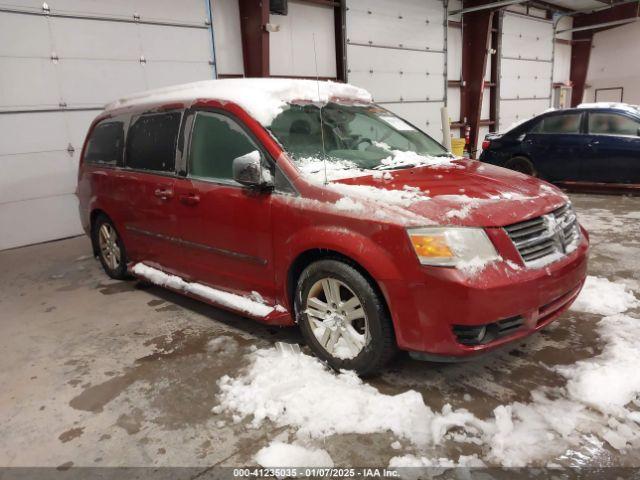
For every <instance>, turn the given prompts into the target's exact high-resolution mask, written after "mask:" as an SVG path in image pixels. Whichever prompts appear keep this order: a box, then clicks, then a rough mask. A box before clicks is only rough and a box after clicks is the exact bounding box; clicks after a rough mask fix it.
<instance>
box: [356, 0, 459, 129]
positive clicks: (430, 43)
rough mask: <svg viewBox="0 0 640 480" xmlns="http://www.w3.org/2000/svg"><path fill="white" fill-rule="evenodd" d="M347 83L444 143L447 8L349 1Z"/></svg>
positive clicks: (436, 2) (431, 2)
mask: <svg viewBox="0 0 640 480" xmlns="http://www.w3.org/2000/svg"><path fill="white" fill-rule="evenodd" d="M346 7H347V12H346V47H347V48H346V52H347V55H346V57H347V58H346V59H347V80H348V82H349V83H352V84H354V85H358V86H360V87H363V88H366V89H367V90H369V91H370V92H371V94H372V95H373V98H374V100H375V101H376V102H377V103H379V104H381V105H383V106H385V107H386V108H388V109H389V110H391V111H393V112H395V113H396V114H398V115H400V116H402V117H404V118H406V119H407V120H409V121H410V122H412V123H414V124H415V125H416V126H417V127H419V128H421V129H423V130H425V131H426V132H428V133H429V134H431V135H432V136H433V137H434V138H435V139H437V140H438V141H440V140H441V139H442V126H441V121H440V109H441V108H442V106H443V105H444V104H445V102H446V80H447V53H446V28H445V22H446V2H442V1H441V0H397V1H394V2H390V1H388V0H347V2H346Z"/></svg>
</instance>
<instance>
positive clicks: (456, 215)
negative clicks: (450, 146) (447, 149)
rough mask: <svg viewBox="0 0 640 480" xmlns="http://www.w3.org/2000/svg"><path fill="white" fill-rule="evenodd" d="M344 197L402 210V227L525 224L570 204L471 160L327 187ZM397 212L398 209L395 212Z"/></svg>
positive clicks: (529, 180)
mask: <svg viewBox="0 0 640 480" xmlns="http://www.w3.org/2000/svg"><path fill="white" fill-rule="evenodd" d="M330 188H333V189H334V190H335V191H337V192H338V193H339V194H341V195H342V196H343V197H349V198H352V199H354V200H357V201H360V200H362V201H364V202H366V203H369V202H371V203H375V204H377V206H378V207H380V208H384V207H385V206H389V207H392V209H393V211H394V214H396V215H398V214H399V212H401V211H402V210H405V211H406V212H407V215H406V218H404V219H400V218H399V219H398V220H399V221H402V222H404V223H407V222H408V223H412V224H415V223H416V219H418V218H424V219H427V220H429V221H430V222H431V223H436V224H439V225H461V226H474V227H501V226H504V225H510V224H512V223H517V222H520V221H524V220H528V219H530V218H534V217H537V216H540V215H542V214H545V213H548V212H550V211H552V210H554V209H556V208H559V207H561V206H562V205H564V204H565V203H567V202H568V201H569V199H568V198H567V196H566V195H564V194H563V193H562V192H561V191H560V190H559V189H557V188H556V187H553V186H551V185H550V184H548V183H546V182H543V181H541V180H538V179H536V178H533V177H529V176H527V175H523V174H521V173H518V172H514V171H512V170H507V169H504V168H500V167H495V166H493V165H488V164H485V163H480V162H477V161H474V160H456V161H453V162H450V163H449V164H447V165H442V166H425V167H418V168H412V169H406V170H395V171H385V172H376V174H374V175H367V176H361V177H356V178H348V179H342V180H339V181H335V182H332V184H331V187H330ZM400 207H401V208H400Z"/></svg>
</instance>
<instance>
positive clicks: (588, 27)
mask: <svg viewBox="0 0 640 480" xmlns="http://www.w3.org/2000/svg"><path fill="white" fill-rule="evenodd" d="M637 20H638V17H635V18H626V19H623V20H613V21H611V22H603V23H595V24H593V25H585V26H584V27H576V28H567V29H565V30H558V32H557V33H572V32H582V31H584V30H594V29H597V28H607V27H617V26H618V25H626V24H627V23H633V22H635V21H637Z"/></svg>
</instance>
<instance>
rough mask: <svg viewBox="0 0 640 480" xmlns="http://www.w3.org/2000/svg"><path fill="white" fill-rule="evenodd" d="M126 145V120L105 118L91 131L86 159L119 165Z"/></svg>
mask: <svg viewBox="0 0 640 480" xmlns="http://www.w3.org/2000/svg"><path fill="white" fill-rule="evenodd" d="M123 147H124V122H123V121H121V120H120V121H118V120H112V119H109V120H104V121H102V122H100V123H99V124H98V125H97V126H96V127H95V128H94V129H93V131H92V132H91V136H90V137H89V141H88V143H87V151H86V153H85V156H84V160H85V161H86V162H88V163H99V164H103V165H117V164H119V163H120V160H121V158H122V149H123Z"/></svg>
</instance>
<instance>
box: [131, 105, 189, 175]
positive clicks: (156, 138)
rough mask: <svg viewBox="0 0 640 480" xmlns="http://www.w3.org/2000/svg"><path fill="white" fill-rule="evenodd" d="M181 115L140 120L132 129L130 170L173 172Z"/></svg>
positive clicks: (157, 115) (144, 117)
mask: <svg viewBox="0 0 640 480" xmlns="http://www.w3.org/2000/svg"><path fill="white" fill-rule="evenodd" d="M181 117H182V114H181V113H180V112H171V113H154V114H149V115H142V116H141V117H138V118H137V119H136V120H134V122H133V123H132V125H131V126H130V127H129V136H128V138H127V166H128V167H131V168H135V169H140V170H152V171H156V172H173V170H174V165H175V155H176V142H177V139H178V130H179V129H180V120H181Z"/></svg>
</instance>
